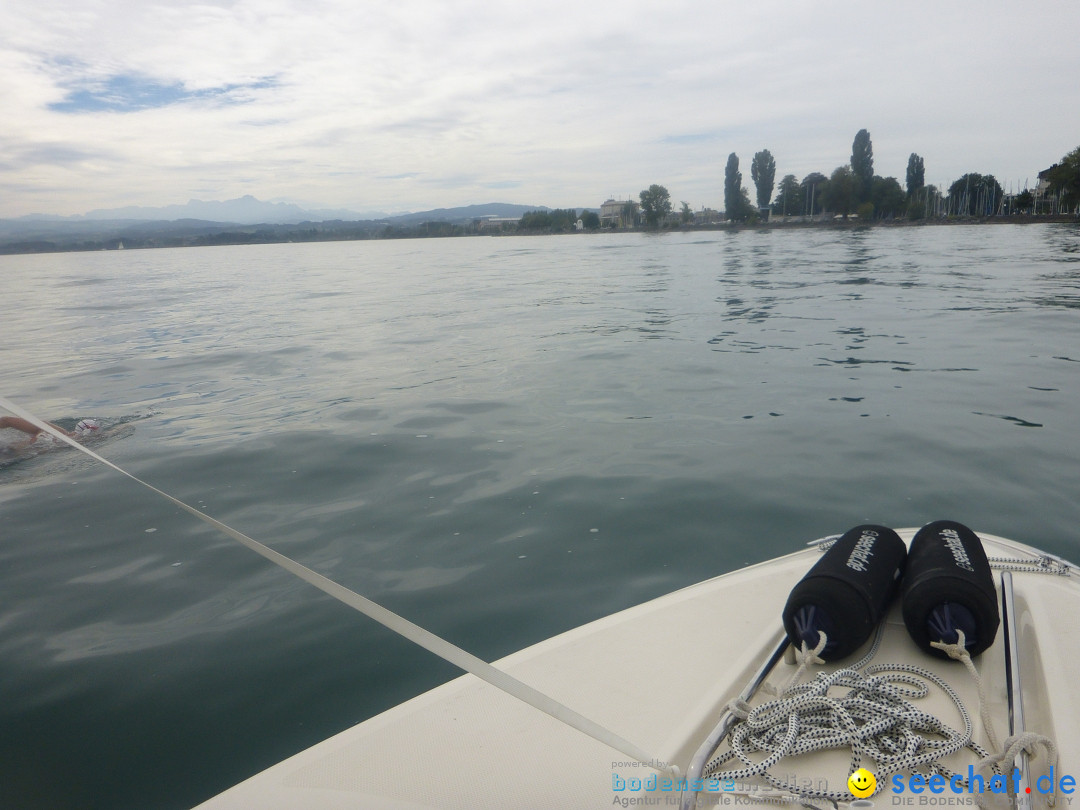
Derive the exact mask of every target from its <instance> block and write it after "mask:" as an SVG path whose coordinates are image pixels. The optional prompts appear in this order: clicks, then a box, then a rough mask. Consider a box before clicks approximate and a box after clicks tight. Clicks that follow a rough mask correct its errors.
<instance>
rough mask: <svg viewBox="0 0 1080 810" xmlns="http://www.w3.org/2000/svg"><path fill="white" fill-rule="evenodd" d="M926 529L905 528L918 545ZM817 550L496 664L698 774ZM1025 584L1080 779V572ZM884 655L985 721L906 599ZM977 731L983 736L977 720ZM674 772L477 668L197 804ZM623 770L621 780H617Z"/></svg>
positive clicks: (567, 798)
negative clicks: (641, 759)
mask: <svg viewBox="0 0 1080 810" xmlns="http://www.w3.org/2000/svg"><path fill="white" fill-rule="evenodd" d="M913 533H914V530H905V531H901V532H900V534H901V536H902V537H903V538H904V540H905V541H909V542H910V539H911V536H912V535H913ZM980 537H982V539H983V541H984V545H985V547H986V550H987V554H988V555H989V556H990V557H1010V558H1016V559H1032V558H1036V557H1038V556H1040V554H1041V552H1038V551H1037V550H1036V549H1033V548H1031V547H1028V546H1024V545H1022V544H1019V543H1015V542H1013V541H1009V540H1005V539H1003V538H999V537H994V536H990V535H986V534H980ZM818 555H819V552H818V551H816V550H814V549H807V550H804V551H800V552H797V553H795V554H791V555H788V556H785V557H781V558H778V559H775V560H770V561H768V562H765V563H761V564H759V565H754V566H751V567H748V568H745V569H742V570H739V571H735V572H732V573H730V574H726V575H724V576H720V577H717V578H715V579H711V580H708V581H706V582H702V583H700V584H697V585H694V586H691V587H688V588H685V589H682V590H679V591H676V592H674V593H672V594H669V595H667V596H664V597H661V598H659V599H655V600H653V601H651V602H647V603H645V604H642V605H639V606H636V607H633V608H630V609H628V610H625V611H622V612H619V613H616V614H614V615H612V616H608V617H606V618H604V619H600V620H598V621H595V622H591V623H589V624H587V625H584V626H582V627H579V628H576V629H574V630H571V631H569V632H566V633H563V634H561V635H559V636H556V637H554V638H551V639H548V640H546V641H543V642H541V643H539V644H536V645H534V646H532V647H529V648H527V649H525V650H522V651H520V652H518V653H515V654H513V655H510V656H508V657H506V658H504V659H502V660H500V661H497V662H496V663H495V666H497V667H498V668H499V669H502V670H505V671H506V672H508V673H510V674H512V675H513V676H515V677H516V678H518V679H520V680H522V681H524V682H525V683H527V684H529V685H531V686H533V687H535V688H536V689H538V690H540V691H542V692H544V693H546V694H548V695H550V696H552V697H554V698H555V699H557V700H559V701H561V702H563V703H564V704H566V705H568V706H569V707H571V708H573V709H575V710H576V711H578V712H580V713H581V714H584V715H585V716H587V717H589V718H591V719H592V720H595V721H597V722H599V723H600V724H602V725H604V726H607V727H608V728H610V729H611V730H613V731H614V732H616V733H617V734H619V735H620V736H622V737H624V738H625V739H628V740H630V741H632V742H633V743H635V744H636V745H637V746H639V747H640V748H642V749H644V750H645V751H648V752H650V753H651V754H652V755H654V756H655V760H656V761H655V762H654V763H653V764H655V765H658V766H661V767H662V766H663V765H666V764H668V763H672V764H675V765H677V766H678V767H679V768H680V770H681V772H683V773H685V771H686V768H687V765H688V763H689V761H690V759H691V757H692V756H693V753H694V751H695V750H696V749H697V747H698V746H699V745H700V743H701V741H702V740H703V739H704V738H705V737H706V736H707V735H708V733H709V731H710V730H711V729H712V727H713V726H714V725H715V724H716V722H717V719H718V718H719V716H720V715H721V713H722V712H723V710H724V707H725V706H726V705H727V703H728V701H730V700H731V699H732V698H734V697H735V696H736V695H737V694H738V693H739V692H740V691H741V690H742V688H743V687H744V686H745V684H746V683H747V681H748V680H750V678H751V677H752V676H753V674H754V673H755V672H756V671H757V669H758V668H759V667H760V666H761V664H762V662H763V661H764V660H765V659H766V658H767V656H768V655H769V653H770V652H771V651H772V650H773V648H775V647H776V645H777V643H778V642H779V641H780V639H781V637H782V629H781V626H780V615H781V611H782V609H783V606H784V603H785V601H786V599H787V596H788V593H789V591H790V590H791V588H792V587H793V586H794V585H795V583H796V582H797V581H798V580H799V579H800V578H801V577H802V576H803V574H805V573H806V571H807V570H808V569H809V567H810V566H811V565H812V564H813V562H814V561H815V560H816V559H817V557H818ZM998 576H999V575H998ZM996 578H997V577H996ZM1014 581H1015V606H1016V611H1017V613H1016V615H1017V624H1018V627H1017V631H1018V639H1017V642H1018V645H1019V653H1020V660H1021V662H1022V670H1023V699H1024V701H1025V703H1024V707H1025V710H1026V725H1027V728H1028V730H1031V731H1036V732H1038V733H1040V734H1043V735H1046V736H1048V737H1051V738H1053V739H1054V740H1055V742H1056V743H1057V746H1058V751H1059V755H1060V762H1059V766H1058V769H1057V775H1058V776H1060V775H1061V774H1062V773H1072V774H1073V775H1076V776H1080V729H1078V724H1077V722H1076V721H1077V719H1080V690H1077V689H1076V688H1075V678H1076V667H1077V665H1078V664H1080V577H1078V576H1077V575H1076V570H1075V569H1072V574H1071V575H1067V576H1061V575H1047V574H1037V573H1016V574H1015V575H1014ZM1002 636H1003V633H1002V632H1001V631H999V632H998V637H997V639H996V641H995V643H994V645H993V646H992V647H991V648H990V649H988V650H987V651H986V652H984V653H983V654H982V656H980V657H979V658H977V659H976V664H977V665H978V667H979V669H980V671H981V673H982V676H983V679H984V681H985V684H986V689H987V694H988V703H989V708H990V712H991V714H992V716H993V718H994V723H995V730H996V732H997V735H998V737H999V739H1002V740H1003V739H1004V738H1005V737H1007V736H1009V733H1008V706H1007V697H1006V675H1005V666H1004V657H1005V656H1004V649H1003V639H1002ZM875 660H878V661H888V662H907V663H917V664H919V665H920V666H922V667H925V668H926V669H928V670H930V671H931V672H934V673H936V674H938V675H939V676H941V677H943V678H945V679H946V680H947V681H948V682H949V683H951V684H952V685H953V686H954V688H956V690H957V691H958V692H959V693H960V695H961V698H962V699H963V700H964V702H965V704H966V705H967V706H968V707H969V711H970V712H971V714H972V715H973V716H976V715H977V713H978V711H977V706H978V698H977V693H976V689H975V686H974V683H973V682H972V681H971V679H970V677H969V676H968V674H967V673H966V671H965V670H963V668H962V666H961V665H960V664H958V663H956V662H951V661H943V660H939V659H936V658H932V657H930V656H929V655H926V654H924V653H922V652H921V651H919V650H918V649H917V648H916V647H915V645H914V644H913V643H912V642H911V641H910V639H909V638H908V636H907V634H906V631H905V629H904V626H903V621H902V619H901V617H900V615H899V608H898V606H895V605H894V607H893V608H892V611H891V612H890V614H889V616H888V618H887V619H886V632H885V635H884V638H883V642H882V647H881V649H880V651H879V652H878V655H877V657H876V659H875ZM847 663H851V662H850V661H849V662H847ZM794 671H795V667H794V666H792V665H790V664H786V663H780V664H779V665H778V666H777V667H776V669H775V670H774V672H773V674H772V675H771V676H770V678H769V680H768V681H766V684H765V685H764V687H763V692H766V693H768V692H773V693H775V690H776V689H778V688H781V687H782V686H783V685H784V683H785V682H786V680H787V679H789V678H790V677H791V675H792V674H793V673H794ZM926 700H927V701H929V703H927V704H926V707H927V708H930V710H932V711H935V712H940V714H939V716H940V717H941V718H942V719H943V720H944V721H945V722H947V723H950V724H954V725H955V724H957V723H958V722H959V720H958V718H957V716H956V715H957V713H956V710H955V709H954V708H953V707H952V706H951V704H949V703H948V701H946V700H944V699H943V696H939V697H937V698H935V697H934V696H931V697H928V698H927V699H926ZM950 713H951V714H950ZM976 728H977V738H981V733H979V732H981V729H980V728H979V726H978V722H977V721H976ZM955 756H956V759H955V762H954V763H953V764H955V765H956V766H957V767H963V768H965V770H966V765H967V763H970V762H972V761H973V760H972V759H971V755H970V754H968V755H967V758H966V759H962V757H961V755H955ZM950 762H951V763H952V762H953V761H951V760H950ZM1044 762H1045V760H1043V762H1040V761H1039V760H1038V759H1036V760H1035V761H1034V762H1033V769H1032V779H1034V778H1036V777H1038V776H1040V775H1043V773H1044V771H1041V770H1040V768H1043V767H1044ZM847 767H848V759H847V757H836V756H834V757H833V759H832V760H829V759H828V758H827V757H826V756H819V757H818V759H816V760H814V761H813V763H812V765H811V766H810V769H809V770H806V771H805V772H800V773H799V774H798V776H799V778H807V779H815V780H821V779H826V780H828V783H829V784H830V785H831V786H833V787H839V786H842V785H844V784H845V782H846V778H847V773H846V770H847ZM654 774H655V775H656V776H657V780H658V782H657V787H656V789H654V790H651V791H638V792H637V793H636V794H635V792H634V791H633V790H632V789H631V788H632V787H633V786H634V785H635V783H634V782H633V781H631V780H633V779H641V780H644V782H645V783H646V785H647V786H651V783H650V780H649V778H650V777H651V776H653V775H654ZM663 778H664V774H663V773H661V772H659V771H658V770H656V769H653V768H649V767H646V766H643V765H641V764H640V763H636V762H632V761H630V760H629V759H628V758H627V757H626V756H625V755H623V754H620V753H619V752H617V751H615V750H613V749H611V748H609V747H607V746H606V745H604V744H602V743H600V742H597V741H595V740H593V739H592V738H590V737H587V736H585V735H584V734H582V733H580V732H578V731H576V730H574V729H572V728H570V727H568V726H565V725H563V724H562V723H560V722H558V721H556V720H554V719H552V718H551V717H549V716H547V715H545V714H543V713H542V712H540V711H538V710H536V709H534V708H532V707H530V706H528V705H526V704H524V703H521V702H519V701H517V700H516V699H514V698H512V697H510V696H508V695H506V694H504V693H503V692H501V691H499V690H498V689H496V688H495V687H492V686H490V685H488V684H487V683H485V682H483V681H481V680H479V679H477V678H476V677H474V676H472V675H465V676H462V677H460V678H457V679H455V680H453V681H451V682H449V683H447V684H444V685H443V686H440V687H438V688H436V689H433V690H431V691H429V692H427V693H425V694H422V695H420V696H418V697H416V698H414V699H412V700H410V701H407V702H405V703H403V704H401V705H400V706H397V707H395V708H393V709H390V710H389V711H387V712H384V713H383V714H380V715H378V716H376V717H373V718H371V719H370V720H367V721H365V722H363V723H360V724H358V725H357V726H354V727H353V728H350V729H348V730H346V731H344V732H342V733H340V734H338V735H336V736H334V737H331V738H330V739H328V740H326V741H324V742H322V743H320V744H318V745H315V746H313V747H312V748H310V749H308V750H306V751H302V752H301V753H299V754H297V755H295V756H293V757H291V758H289V759H287V760H285V761H283V762H281V763H279V764H278V765H275V766H273V767H271V768H269V769H268V770H266V771H264V772H262V773H260V774H257V775H255V776H253V777H252V778H251V779H249V780H247V781H245V782H243V783H241V784H239V785H237V786H236V787H234V788H232V789H230V790H228V791H226V792H224V793H222V794H221V795H219V796H217V797H215V798H213V799H211V800H210V801H208V802H206V803H204V804H202V805H200V810H233V809H234V808H245V809H246V808H260V809H261V810H276V809H278V808H281V809H284V808H290V810H294V809H296V808H328V809H329V808H381V809H385V810H398V809H399V808H400V809H401V810H404V809H405V808H410V809H411V810H415V809H416V808H434V807H438V808H462V810H464V808H469V809H470V810H475V809H476V808H493V809H494V808H499V809H500V810H505V808H548V807H551V808H555V807H559V808H598V807H610V806H612V805H613V804H616V803H618V802H619V800H620V799H627V800H629V799H633V798H638V799H640V800H646V799H655V801H653V802H651V803H652V804H660V805H671V804H674V805H676V806H677V802H678V795H679V794H678V791H664V790H662V789H661V785H662V784H663V783H662V781H660V780H663ZM620 780H622V781H623V782H625V783H626V785H625V786H624V787H623V788H622V789H618V788H619V782H620ZM718 798H722V797H718V796H713V797H712V800H713V801H716V800H717V799H718ZM1035 799H1036V802H1037V801H1038V799H1039V797H1038V796H1037V795H1036V796H1035ZM640 803H641V804H646V803H649V802H646V801H641V802H640ZM627 806H629V805H627ZM1035 806H1038V804H1037V803H1036V805H1035Z"/></svg>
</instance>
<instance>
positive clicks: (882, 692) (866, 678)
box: [704, 651, 997, 801]
mask: <svg viewBox="0 0 1080 810" xmlns="http://www.w3.org/2000/svg"><path fill="white" fill-rule="evenodd" d="M805 654H807V651H804V655H805ZM860 663H861V662H860ZM931 685H933V686H935V687H937V688H938V689H940V690H941V691H942V692H943V693H944V694H946V695H947V696H948V697H949V699H950V700H951V701H952V702H953V704H954V705H955V706H956V709H957V711H958V712H959V714H960V718H961V720H962V725H963V729H962V730H957V729H953V728H951V727H949V726H948V725H946V724H945V723H943V722H942V721H941V720H940V719H938V718H937V717H935V716H934V715H932V714H929V713H927V712H925V711H923V710H921V709H919V708H918V707H917V706H915V705H914V704H912V703H911V702H910V700H909V699H919V698H922V697H925V696H926V695H927V694H929V692H930V689H931ZM732 708H733V711H735V713H736V715H737V716H738V717H739V718H740V722H738V723H737V724H736V725H735V727H734V729H733V730H732V732H731V736H730V738H729V745H730V750H729V751H727V752H725V753H723V754H721V755H720V756H718V757H716V758H714V759H713V760H712V761H711V762H709V764H708V765H707V766H706V768H705V771H704V775H705V777H706V778H709V779H719V780H732V779H733V780H747V779H752V778H758V779H761V780H763V781H765V782H767V783H768V784H770V785H772V786H773V787H775V788H777V789H779V790H781V791H784V792H785V793H789V794H792V795H796V796H799V797H800V798H802V799H804V800H809V799H827V800H831V801H850V800H851V794H850V793H848V792H847V791H846V790H828V789H822V788H815V787H812V786H807V785H806V784H805V783H804V782H800V783H798V784H795V783H792V782H790V781H788V780H787V779H785V778H783V777H779V776H776V775H775V774H773V773H770V769H771V768H773V767H774V766H775V765H776V764H777V763H778V762H780V761H781V760H782V759H784V758H785V757H796V756H800V755H802V754H809V753H812V752H816V751H824V750H843V749H847V750H849V751H850V753H851V760H850V763H849V764H850V767H849V769H848V773H851V772H852V771H854V770H856V769H858V768H860V767H864V766H866V767H870V768H871V770H872V771H873V772H874V774H875V776H876V777H877V778H878V780H879V781H881V780H884V779H887V778H888V777H889V776H891V775H893V774H895V773H899V772H901V771H912V770H915V769H925V770H926V771H927V772H928V773H940V774H942V775H943V776H946V777H949V778H951V777H952V776H954V775H956V774H953V773H952V772H951V771H949V770H948V769H947V768H946V767H945V766H944V765H942V764H941V760H942V759H944V758H945V757H948V756H950V755H951V754H954V753H956V752H958V751H961V750H963V749H965V748H967V749H970V750H971V751H972V752H973V753H974V754H975V755H976V756H977V757H979V758H980V759H981V758H985V757H987V756H988V753H987V752H986V750H985V749H983V748H982V747H981V746H980V745H978V744H977V743H976V742H975V741H974V740H973V739H972V723H971V717H970V716H969V714H968V712H967V709H966V708H965V707H964V704H963V702H962V701H961V700H960V697H959V696H958V695H957V694H956V692H955V691H954V690H953V689H952V687H950V686H949V684H947V683H946V682H945V681H943V680H942V679H941V678H939V677H938V676H937V675H935V674H934V673H932V672H930V671H928V670H926V669H923V668H921V667H917V666H913V665H908V664H876V665H872V666H868V667H866V668H865V670H863V671H860V670H859V669H858V668H855V667H849V668H846V669H841V670H837V671H836V672H833V673H830V674H819V675H818V676H817V677H816V678H815V679H814V680H812V681H810V682H808V683H805V684H799V685H796V686H792V687H790V688H789V689H787V690H786V691H785V693H784V694H783V695H782V696H781V697H780V698H778V699H777V700H773V701H770V702H767V703H763V704H761V705H759V706H756V707H754V708H749V707H748V706H746V705H745V704H743V705H741V706H734V707H732ZM762 754H764V755H765V756H764V757H762V756H761V755H762ZM732 765H740V767H731V766H732ZM996 770H997V769H996V768H995V771H996Z"/></svg>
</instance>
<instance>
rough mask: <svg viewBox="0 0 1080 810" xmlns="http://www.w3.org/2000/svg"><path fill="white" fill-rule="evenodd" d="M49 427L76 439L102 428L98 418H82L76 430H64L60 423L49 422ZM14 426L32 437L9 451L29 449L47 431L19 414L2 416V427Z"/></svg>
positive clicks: (0, 426)
mask: <svg viewBox="0 0 1080 810" xmlns="http://www.w3.org/2000/svg"><path fill="white" fill-rule="evenodd" d="M49 427H52V428H55V429H56V430H58V431H60V432H61V433H63V434H64V435H65V436H67V437H68V438H71V439H75V440H81V439H87V438H89V437H90V436H93V435H94V434H95V433H97V432H98V431H99V430H101V423H100V422H98V421H97V420H96V419H80V420H79V422H78V424H76V425H75V430H73V431H71V430H64V429H63V428H62V427H60V426H59V425H54V424H53V423H52V422H50V423H49ZM3 428H13V429H14V430H18V431H21V432H23V433H25V434H27V435H28V436H29V437H30V438H29V439H27V440H26V441H24V442H19V443H17V444H15V445H12V446H11V447H9V448H7V449H8V451H9V452H20V451H22V450H25V449H27V448H28V447H30V446H31V445H33V444H34V442H36V441H37V440H38V438H39V437H40V436H41V434H42V433H45V431H43V430H42V429H41V428H39V427H38V426H37V425H35V424H34V423H33V422H29V421H27V420H26V419H21V418H19V417H18V416H0V429H3Z"/></svg>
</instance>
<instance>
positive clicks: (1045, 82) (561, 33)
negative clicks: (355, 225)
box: [0, 0, 1080, 216]
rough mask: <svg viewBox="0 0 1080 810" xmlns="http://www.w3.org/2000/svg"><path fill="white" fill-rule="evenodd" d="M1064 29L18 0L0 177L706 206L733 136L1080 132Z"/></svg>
mask: <svg viewBox="0 0 1080 810" xmlns="http://www.w3.org/2000/svg"><path fill="white" fill-rule="evenodd" d="M1078 29H1080V5H1077V4H1076V3H1074V2H1071V0H1069V2H1065V1H1063V0H1047V2H1044V3H1040V4H1037V5H1034V6H1033V5H1030V4H1029V5H1026V6H1024V5H1022V4H1015V3H1009V2H1005V0H987V2H985V3H983V4H981V5H980V7H979V9H978V10H977V13H976V11H975V10H973V9H971V8H969V7H966V6H958V5H954V4H941V3H933V2H929V0H925V1H924V0H903V1H902V2H901V3H899V4H891V5H889V6H887V7H886V6H879V5H875V4H868V3H865V2H864V0H863V1H861V2H856V0H834V1H833V2H829V3H810V2H802V1H799V0H797V1H796V2H781V0H760V2H757V3H754V4H739V3H734V2H716V3H706V4H702V3H698V4H690V3H672V4H668V5H666V6H664V7H663V9H662V10H658V8H657V6H656V5H655V3H645V2H635V1H634V0H626V2H624V3H622V4H620V6H619V9H618V11H617V12H613V11H612V9H611V8H610V7H608V6H603V5H601V4H583V3H580V2H565V3H564V2H561V0H552V2H551V3H549V4H548V5H547V6H545V8H544V11H543V13H537V12H536V10H535V9H533V8H530V7H528V6H525V5H522V4H513V3H510V4H495V5H492V4H489V3H480V2H472V0H460V2H453V3H446V2H434V1H430V2H429V1H427V0H402V2H399V3H395V4H373V3H354V2H345V0H305V2H300V0H234V1H233V2H229V3H221V4H207V3H193V2H184V1H183V0H161V2H158V3H154V4H147V3H144V2H141V1H137V0H110V2H108V3H106V2H104V0H80V2H75V0H9V2H6V3H4V4H2V5H0V104H2V108H3V109H4V111H5V124H4V128H3V130H2V131H0V172H2V173H3V176H2V177H0V182H4V183H6V184H8V185H9V186H10V185H18V186H19V187H20V188H24V187H28V188H33V189H35V192H34V193H33V194H32V195H29V196H27V195H7V196H5V197H4V198H3V199H0V216H14V215H19V214H20V213H26V212H27V211H26V210H25V207H26V206H27V205H33V207H34V208H35V209H39V208H40V207H41V206H42V205H44V204H46V203H48V204H51V205H54V206H55V207H56V208H57V209H58V210H56V213H79V212H82V211H85V210H89V209H92V208H101V207H115V206H120V205H127V204H142V205H162V204H167V203H172V202H178V201H184V200H186V199H188V198H190V197H192V196H201V197H217V198H219V199H231V198H235V197H237V196H240V195H241V194H245V193H250V194H254V195H256V196H258V197H260V198H263V199H270V198H274V199H304V200H313V201H318V202H319V204H320V205H323V206H327V207H354V208H361V209H368V208H382V209H387V210H390V209H393V210H403V209H408V208H412V209H416V210H418V209H422V208H432V207H439V206H449V205H458V204H468V203H471V202H486V201H488V199H489V197H490V195H491V191H492V190H500V189H501V190H504V191H505V192H507V193H508V194H510V193H512V194H513V196H514V197H515V199H513V200H508V201H511V202H521V203H524V204H529V205H534V204H535V205H551V206H553V207H569V206H571V205H594V204H598V203H597V201H599V200H602V199H604V198H605V197H606V196H607V195H609V194H612V193H616V192H619V191H620V190H621V191H623V192H627V191H633V192H636V190H637V189H640V188H645V187H647V186H648V185H649V184H650V183H654V182H655V183H662V184H664V185H665V186H667V187H668V188H669V190H670V191H671V193H672V195H673V197H676V198H678V199H686V200H688V201H689V202H691V204H692V205H694V206H695V207H696V206H699V205H703V204H709V205H714V206H715V205H716V204H717V203H718V202H719V200H720V198H721V197H722V193H723V191H722V189H723V166H724V161H725V160H726V157H727V155H728V153H730V152H736V153H737V154H738V155H739V156H740V158H741V160H742V163H743V166H744V167H745V166H748V165H749V162H750V160H751V158H752V156H753V153H754V152H755V151H758V150H760V149H762V148H768V149H770V151H771V152H772V153H773V155H774V156H775V157H776V161H777V174H778V176H783V175H785V174H789V173H790V174H795V175H797V176H799V177H802V176H805V175H806V174H808V173H809V172H811V171H822V172H825V173H828V172H831V171H832V169H833V168H835V167H836V166H838V165H840V164H841V163H844V162H846V161H847V160H848V158H849V157H850V154H851V141H852V138H853V137H854V134H855V132H856V131H858V130H859V129H861V128H864V127H865V128H867V129H869V130H870V132H871V135H872V137H873V141H874V153H875V168H876V169H877V171H878V172H879V173H880V174H883V175H893V176H898V177H900V178H902V177H903V172H904V169H905V167H906V162H907V157H908V155H909V154H910V153H911V152H913V151H914V152H918V153H919V154H921V155H923V157H924V158H925V160H926V170H927V180H928V181H929V182H944V181H950V180H952V179H955V177H958V176H960V174H962V173H964V172H966V171H979V172H982V173H993V174H995V175H996V176H998V177H999V178H1008V179H1011V180H1012V179H1013V178H1016V179H1015V180H1012V181H1013V182H1014V183H1015V182H1019V181H1020V180H1021V179H1022V178H1023V177H1025V176H1028V177H1031V178H1033V177H1034V175H1035V173H1036V172H1037V171H1038V170H1039V169H1042V168H1046V166H1048V165H1049V164H1050V163H1052V162H1054V161H1055V160H1057V159H1059V158H1060V157H1061V156H1062V155H1063V154H1065V153H1066V152H1067V151H1069V150H1070V149H1072V148H1074V147H1075V146H1076V145H1077V143H1076V141H1077V140H1078V139H1080V135H1078V134H1077V133H1080V107H1077V105H1074V104H1069V103H1066V101H1065V100H1067V99H1070V98H1072V97H1073V96H1074V95H1075V89H1074V88H1073V87H1072V85H1073V84H1074V83H1075V78H1074V77H1075V76H1076V75H1077V73H1078V72H1080V52H1078V51H1077V49H1076V47H1075V42H1074V38H1075V37H1074V35H1075V31H1076V30H1078ZM9 32H17V36H15V35H13V34H11V33H9ZM1025 37H1029V40H1027V41H1031V42H1036V41H1037V43H1038V44H1037V50H1038V54H1039V56H1038V58H1037V59H1034V58H1031V55H1030V52H1029V50H1028V49H1026V48H1022V47H1021V46H1020V45H1019V44H1018V43H1019V42H1021V41H1025ZM73 122H77V124H75V125H73ZM744 173H745V172H744ZM402 181H408V182H402Z"/></svg>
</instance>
